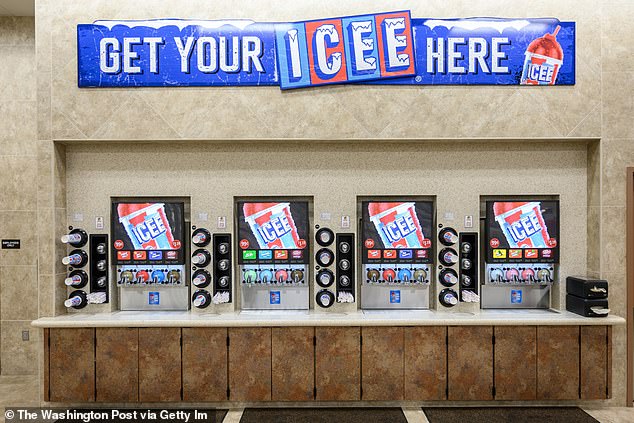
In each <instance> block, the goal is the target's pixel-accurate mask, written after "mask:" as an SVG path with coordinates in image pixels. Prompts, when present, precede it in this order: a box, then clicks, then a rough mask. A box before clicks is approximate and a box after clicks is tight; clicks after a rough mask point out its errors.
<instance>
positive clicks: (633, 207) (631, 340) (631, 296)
mask: <svg viewBox="0 0 634 423" xmlns="http://www.w3.org/2000/svg"><path fill="white" fill-rule="evenodd" d="M626 175H627V309H626V320H627V405H628V406H629V407H632V406H633V405H634V404H633V401H634V392H633V389H634V357H633V355H634V167H628V168H627V173H626Z"/></svg>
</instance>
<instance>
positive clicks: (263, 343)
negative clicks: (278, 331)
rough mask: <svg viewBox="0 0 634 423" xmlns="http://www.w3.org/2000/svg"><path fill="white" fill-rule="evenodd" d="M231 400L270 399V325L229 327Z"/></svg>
mask: <svg viewBox="0 0 634 423" xmlns="http://www.w3.org/2000/svg"><path fill="white" fill-rule="evenodd" d="M229 390H230V398H231V400H232V401H269V400H270V399H271V328H229Z"/></svg>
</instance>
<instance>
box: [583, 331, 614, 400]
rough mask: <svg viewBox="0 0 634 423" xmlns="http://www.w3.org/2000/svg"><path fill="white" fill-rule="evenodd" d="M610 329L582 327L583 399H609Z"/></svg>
mask: <svg viewBox="0 0 634 423" xmlns="http://www.w3.org/2000/svg"><path fill="white" fill-rule="evenodd" d="M607 341H608V328H607V327H606V326H581V363H580V365H581V367H580V369H581V375H580V377H581V380H580V382H581V399H605V398H607V395H608V391H607V383H608V361H609V360H608V342H607Z"/></svg>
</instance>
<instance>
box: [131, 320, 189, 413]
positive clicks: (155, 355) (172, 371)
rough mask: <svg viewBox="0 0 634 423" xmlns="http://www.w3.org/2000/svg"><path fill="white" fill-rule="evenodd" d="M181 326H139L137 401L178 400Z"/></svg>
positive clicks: (179, 392)
mask: <svg viewBox="0 0 634 423" xmlns="http://www.w3.org/2000/svg"><path fill="white" fill-rule="evenodd" d="M180 341H181V329H180V328H140V329H139V401H141V402H159V401H180V400H181V386H182V383H181V382H182V379H181V345H180Z"/></svg>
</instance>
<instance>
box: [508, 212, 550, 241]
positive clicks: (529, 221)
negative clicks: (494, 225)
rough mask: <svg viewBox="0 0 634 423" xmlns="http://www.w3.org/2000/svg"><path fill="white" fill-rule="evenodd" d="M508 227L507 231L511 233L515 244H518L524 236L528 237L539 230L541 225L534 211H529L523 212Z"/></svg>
mask: <svg viewBox="0 0 634 423" xmlns="http://www.w3.org/2000/svg"><path fill="white" fill-rule="evenodd" d="M509 229H510V230H509V233H510V234H511V237H512V238H513V241H515V243H516V244H519V243H520V242H521V241H524V240H525V239H526V238H530V237H531V236H533V235H535V234H536V233H538V232H539V231H541V230H542V225H541V224H540V223H539V218H538V217H537V215H536V214H535V212H530V213H527V214H523V215H522V216H521V217H520V218H519V220H517V221H516V222H513V223H512V224H511V225H510V228H509Z"/></svg>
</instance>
